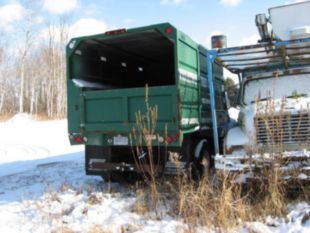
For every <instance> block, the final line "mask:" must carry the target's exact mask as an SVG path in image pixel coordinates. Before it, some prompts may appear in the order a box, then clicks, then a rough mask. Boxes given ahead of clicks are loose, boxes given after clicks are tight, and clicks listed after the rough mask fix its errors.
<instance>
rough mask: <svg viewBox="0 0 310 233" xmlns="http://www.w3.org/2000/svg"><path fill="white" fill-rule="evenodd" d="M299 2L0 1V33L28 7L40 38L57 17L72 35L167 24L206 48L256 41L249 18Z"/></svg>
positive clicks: (11, 29)
mask: <svg viewBox="0 0 310 233" xmlns="http://www.w3.org/2000/svg"><path fill="white" fill-rule="evenodd" d="M298 1H300V0H93V1H88V0H0V34H2V35H3V34H4V35H11V34H14V35H15V36H16V35H18V31H17V30H16V28H20V27H21V25H22V24H23V23H24V22H25V15H26V13H25V12H26V9H27V4H28V5H30V8H33V9H34V12H35V16H34V17H35V18H34V19H35V30H36V34H37V35H38V36H41V37H42V38H43V39H44V35H45V34H46V32H47V26H48V24H49V23H53V22H54V23H55V22H57V21H58V19H59V17H62V18H65V19H66V20H67V22H68V23H69V25H70V30H71V33H72V36H79V35H87V34H95V33H102V32H104V31H106V30H110V29H115V28H124V27H125V28H131V27H139V26H144V25H149V24H156V23H161V22H170V23H172V24H173V25H174V26H176V27H177V28H179V29H180V30H182V31H183V32H185V33H186V34H188V35H189V36H191V37H192V38H193V39H194V40H195V41H197V42H198V43H201V44H204V45H205V46H207V47H209V44H210V43H209V41H210V36H211V35H214V34H219V33H221V34H225V35H227V37H228V45H229V46H238V45H244V44H252V43H256V41H257V39H258V33H257V29H256V26H255V22H254V18H255V15H256V14H258V13H266V14H267V13H268V8H270V7H274V6H279V5H283V4H287V3H292V2H298Z"/></svg>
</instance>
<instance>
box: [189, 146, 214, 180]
mask: <svg viewBox="0 0 310 233" xmlns="http://www.w3.org/2000/svg"><path fill="white" fill-rule="evenodd" d="M211 170H212V163H211V156H210V154H209V152H208V149H207V148H206V147H204V148H203V149H202V151H201V153H200V156H199V158H195V159H194V161H193V162H192V165H191V177H192V179H193V180H201V179H203V178H204V177H207V176H209V175H210V174H211Z"/></svg>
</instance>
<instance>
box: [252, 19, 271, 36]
mask: <svg viewBox="0 0 310 233" xmlns="http://www.w3.org/2000/svg"><path fill="white" fill-rule="evenodd" d="M255 23H256V26H257V28H258V32H259V35H260V37H261V40H260V42H268V41H270V39H271V38H270V35H269V32H268V25H267V23H268V19H267V17H266V15H265V14H258V15H256V17H255Z"/></svg>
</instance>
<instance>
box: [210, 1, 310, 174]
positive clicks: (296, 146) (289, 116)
mask: <svg viewBox="0 0 310 233" xmlns="http://www.w3.org/2000/svg"><path fill="white" fill-rule="evenodd" d="M309 10H310V2H309V1H307V2H303V3H296V4H292V5H285V6H281V7H275V8H271V9H269V14H270V18H269V19H267V18H266V17H265V16H264V15H262V14H260V15H258V16H257V17H256V25H257V26H258V29H259V32H260V35H261V40H260V41H259V43H258V44H254V45H249V46H241V47H233V48H226V49H221V50H218V51H217V57H218V59H219V60H220V62H221V63H222V64H223V66H225V67H226V68H227V69H229V70H230V71H231V72H233V73H235V74H238V75H239V80H240V91H239V101H238V102H239V109H240V112H239V116H238V125H237V126H236V127H234V128H232V129H230V130H229V132H228V133H227V135H226V137H225V140H224V144H223V147H224V154H223V155H220V156H217V157H216V168H217V169H220V170H231V171H254V170H255V169H256V168H261V167H263V166H264V164H268V163H272V161H274V159H276V158H280V159H281V161H284V164H282V165H283V167H282V168H284V169H288V168H289V167H292V166H290V164H292V163H290V162H291V161H295V162H296V163H294V164H293V165H294V166H293V167H295V168H296V166H297V167H301V168H302V169H301V170H302V171H303V172H304V174H303V177H305V178H306V179H308V180H310V174H309V168H310V164H309V158H310V153H309V152H308V150H309V149H310V148H309V145H310V60H309V58H310V17H309V14H308V11H309ZM297 12H298V13H297ZM267 22H270V23H271V24H272V26H273V33H269V30H268V27H267ZM272 35H273V37H272Z"/></svg>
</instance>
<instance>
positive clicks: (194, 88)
mask: <svg viewBox="0 0 310 233" xmlns="http://www.w3.org/2000/svg"><path fill="white" fill-rule="evenodd" d="M212 68H213V75H212V76H213V83H214V89H211V92H212V94H211V95H210V88H209V82H208V67H207V50H206V49H205V48H204V47H203V46H201V45H199V44H197V43H196V42H194V41H193V40H192V39H191V38H190V37H188V36H187V35H186V34H184V33H183V32H181V31H179V30H178V29H176V28H175V27H174V26H172V25H171V24H169V23H163V24H157V25H151V26H146V27H140V28H134V29H128V30H126V29H120V30H115V31H109V32H106V33H103V34H98V35H92V36H87V37H79V38H73V39H72V40H71V41H70V42H69V43H68V46H67V88H68V130H69V138H70V142H71V144H72V145H80V144H85V155H86V159H85V167H86V173H87V174H88V175H100V176H103V177H104V178H107V177H111V175H112V176H113V174H120V173H123V174H128V173H134V172H135V173H140V172H142V171H141V166H137V161H139V160H141V158H143V161H145V164H144V166H143V168H147V167H148V166H150V165H149V163H150V159H147V157H148V153H147V151H148V150H147V149H145V150H144V151H142V152H141V151H140V152H139V153H138V152H137V151H136V150H134V149H133V148H134V147H135V146H136V145H137V143H139V142H137V141H133V140H130V134H131V133H132V130H133V128H135V127H136V116H137V115H136V114H137V113H138V112H139V111H140V112H141V113H143V112H145V111H146V104H145V103H146V101H145V100H146V86H147V89H148V96H147V99H148V102H149V105H150V106H157V115H158V116H157V122H156V135H157V136H156V135H150V136H151V137H153V139H152V146H153V151H154V153H153V154H154V156H153V157H154V158H153V161H157V162H156V168H158V169H157V171H158V173H169V174H174V173H176V171H177V169H176V166H175V165H174V164H175V163H173V162H172V161H170V160H171V156H169V155H171V154H172V153H173V154H177V155H178V157H179V159H180V163H178V164H181V166H182V168H188V167H192V166H191V165H194V168H195V169H193V170H197V171H198V173H199V174H202V173H203V170H205V169H204V168H210V167H212V166H213V160H212V156H211V155H213V154H214V149H213V141H214V140H213V139H214V137H213V130H212V128H213V127H212V123H214V120H212V119H213V118H214V117H213V118H212V114H211V102H212V101H211V100H213V101H214V102H215V103H216V104H215V105H216V115H217V117H216V120H217V124H216V126H217V131H218V139H217V140H219V141H220V142H221V140H222V138H223V137H224V135H225V133H226V128H227V122H228V120H229V117H228V112H227V107H226V98H225V93H224V89H223V69H222V67H221V66H219V65H217V64H216V63H214V64H213V65H212ZM212 88H213V87H212ZM213 90H214V92H213ZM158 135H159V136H158ZM203 159H206V161H207V162H208V163H207V166H203V165H202V160H203ZM142 170H143V169H142Z"/></svg>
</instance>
